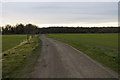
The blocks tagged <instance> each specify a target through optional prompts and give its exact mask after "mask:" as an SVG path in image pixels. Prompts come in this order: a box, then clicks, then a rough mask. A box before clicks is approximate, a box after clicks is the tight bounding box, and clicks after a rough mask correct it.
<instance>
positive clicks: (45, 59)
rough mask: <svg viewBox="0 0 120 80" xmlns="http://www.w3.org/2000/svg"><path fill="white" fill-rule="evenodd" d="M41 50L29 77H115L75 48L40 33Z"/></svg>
mask: <svg viewBox="0 0 120 80" xmlns="http://www.w3.org/2000/svg"><path fill="white" fill-rule="evenodd" d="M39 38H40V39H41V40H42V51H41V53H40V54H41V55H40V57H39V59H38V64H37V66H36V67H35V69H34V71H33V72H32V73H31V74H30V78H115V77H117V76H116V75H115V74H114V73H113V72H112V71H110V70H108V69H107V68H105V67H103V66H102V65H100V64H99V63H97V62H96V61H94V60H92V59H91V58H89V57H88V56H86V55H85V54H83V53H82V52H80V51H78V50H76V49H75V48H73V47H71V46H69V45H67V44H65V43H62V42H59V41H56V40H53V39H51V38H48V37H46V36H45V35H41V36H40V37H39Z"/></svg>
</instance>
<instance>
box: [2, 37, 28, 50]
mask: <svg viewBox="0 0 120 80" xmlns="http://www.w3.org/2000/svg"><path fill="white" fill-rule="evenodd" d="M25 39H26V35H2V51H5V50H7V49H10V48H12V47H14V46H16V45H18V44H19V43H20V42H22V41H23V40H25Z"/></svg>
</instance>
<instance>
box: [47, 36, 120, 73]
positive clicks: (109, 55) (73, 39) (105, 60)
mask: <svg viewBox="0 0 120 80" xmlns="http://www.w3.org/2000/svg"><path fill="white" fill-rule="evenodd" d="M47 36H49V37H52V38H54V39H56V40H59V41H62V42H65V43H67V44H69V45H71V46H73V47H75V48H76V49H78V50H80V51H82V52H84V53H85V54H87V55H88V56H90V57H91V58H93V59H95V60H96V61H98V62H100V63H102V64H103V65H104V66H107V67H108V68H111V69H112V70H114V71H116V72H118V59H119V58H118V34H48V35H47Z"/></svg>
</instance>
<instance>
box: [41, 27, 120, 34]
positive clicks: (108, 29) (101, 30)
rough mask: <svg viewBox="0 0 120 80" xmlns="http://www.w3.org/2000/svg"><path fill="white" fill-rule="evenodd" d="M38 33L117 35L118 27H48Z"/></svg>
mask: <svg viewBox="0 0 120 80" xmlns="http://www.w3.org/2000/svg"><path fill="white" fill-rule="evenodd" d="M39 33H43V34H45V33H119V27H48V28H39Z"/></svg>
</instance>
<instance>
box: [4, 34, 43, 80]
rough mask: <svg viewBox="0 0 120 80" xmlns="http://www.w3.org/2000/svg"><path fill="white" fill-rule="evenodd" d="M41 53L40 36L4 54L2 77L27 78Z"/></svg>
mask: <svg viewBox="0 0 120 80" xmlns="http://www.w3.org/2000/svg"><path fill="white" fill-rule="evenodd" d="M40 51H41V41H40V39H39V38H38V36H35V37H34V38H33V39H31V40H30V43H27V42H26V41H24V42H22V43H21V44H19V45H18V46H16V47H14V48H12V49H9V50H8V51H5V52H3V54H2V56H3V59H2V64H3V65H2V67H3V68H2V77H3V78H26V77H27V76H28V74H29V73H30V72H32V70H33V69H34V66H35V65H36V63H37V59H38V57H39V55H40Z"/></svg>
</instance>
